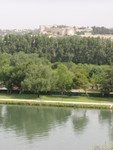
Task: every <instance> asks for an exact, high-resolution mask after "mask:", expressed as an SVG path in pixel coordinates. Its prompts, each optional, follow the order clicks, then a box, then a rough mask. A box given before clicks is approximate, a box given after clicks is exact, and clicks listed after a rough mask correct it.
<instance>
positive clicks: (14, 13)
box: [0, 0, 113, 29]
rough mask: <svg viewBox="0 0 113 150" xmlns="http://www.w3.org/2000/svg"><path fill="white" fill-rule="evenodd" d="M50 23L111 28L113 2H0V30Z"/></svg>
mask: <svg viewBox="0 0 113 150" xmlns="http://www.w3.org/2000/svg"><path fill="white" fill-rule="evenodd" d="M52 24H59V25H70V26H73V25H75V26H94V25H95V26H105V27H112V28H113V0H0V29H14V28H20V29H22V28H32V29H33V28H38V27H39V25H52Z"/></svg>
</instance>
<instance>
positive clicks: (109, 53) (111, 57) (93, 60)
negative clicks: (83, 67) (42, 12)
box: [0, 34, 113, 65]
mask: <svg viewBox="0 0 113 150" xmlns="http://www.w3.org/2000/svg"><path fill="white" fill-rule="evenodd" d="M0 51H1V52H2V53H3V52H5V53H8V54H14V53H16V52H20V51H22V52H24V53H27V54H28V53H29V54H30V53H35V54H37V55H38V56H39V58H42V57H44V58H47V59H48V60H49V61H50V62H52V63H54V62H69V61H72V62H73V63H76V64H78V63H87V64H98V65H103V64H108V65H109V64H111V63H113V42H112V41H111V40H110V39H101V38H99V37H98V38H90V37H87V38H86V37H80V36H72V37H59V38H54V37H51V38H50V37H48V36H31V35H30V34H26V35H6V36H4V37H0Z"/></svg>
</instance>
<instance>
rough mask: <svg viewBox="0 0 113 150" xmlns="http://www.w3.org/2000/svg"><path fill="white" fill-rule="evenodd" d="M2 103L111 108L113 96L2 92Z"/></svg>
mask: <svg viewBox="0 0 113 150" xmlns="http://www.w3.org/2000/svg"><path fill="white" fill-rule="evenodd" d="M0 104H18V105H34V106H37V105H40V106H58V107H81V108H108V109H109V108H110V107H111V106H112V107H111V108H110V109H113V98H99V97H87V96H63V97H62V96H41V97H40V98H38V96H37V95H31V94H30V95H28V94H27V95H26V94H23V95H18V94H12V95H9V94H0Z"/></svg>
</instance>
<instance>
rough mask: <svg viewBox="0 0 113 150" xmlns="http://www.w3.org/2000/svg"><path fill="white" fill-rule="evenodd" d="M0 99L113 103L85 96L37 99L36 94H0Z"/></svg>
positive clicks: (108, 99) (100, 98)
mask: <svg viewBox="0 0 113 150" xmlns="http://www.w3.org/2000/svg"><path fill="white" fill-rule="evenodd" d="M0 99H34V100H37V99H43V100H52V101H70V102H92V103H93V102H94V103H95V102H98V103H102V102H103V103H113V98H104V97H87V96H40V98H38V95H36V94H0Z"/></svg>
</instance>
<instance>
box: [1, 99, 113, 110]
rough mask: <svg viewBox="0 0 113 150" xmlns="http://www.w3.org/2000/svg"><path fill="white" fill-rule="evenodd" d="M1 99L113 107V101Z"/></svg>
mask: <svg viewBox="0 0 113 150" xmlns="http://www.w3.org/2000/svg"><path fill="white" fill-rule="evenodd" d="M0 101H4V102H5V101H9V102H10V101H11V102H13V101H14V102H15V101H16V102H26V103H27V102H32V103H33V102H34V103H52V104H74V105H76V104H78V105H97V106H109V108H113V103H103V102H96V103H93V102H69V101H68V102H67V101H52V100H42V99H41V100H34V99H29V100H28V99H3V98H0Z"/></svg>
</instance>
